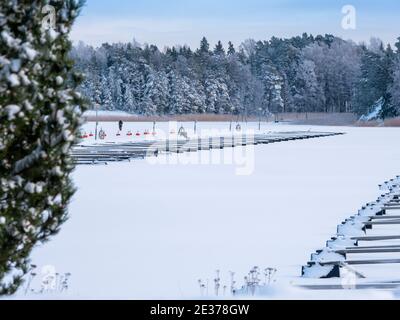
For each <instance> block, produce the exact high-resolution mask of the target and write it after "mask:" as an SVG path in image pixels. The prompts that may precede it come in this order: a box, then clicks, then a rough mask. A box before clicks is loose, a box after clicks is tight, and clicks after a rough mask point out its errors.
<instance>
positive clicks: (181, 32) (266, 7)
mask: <svg viewBox="0 0 400 320" xmlns="http://www.w3.org/2000/svg"><path fill="white" fill-rule="evenodd" d="M344 5H352V6H354V7H355V9H356V18H357V20H356V29H355V30H344V29H343V28H342V27H341V22H342V19H343V16H344V15H343V13H342V8H343V6H344ZM399 18H400V1H399V0H380V1H378V0H347V1H343V0H108V1H107V0H86V5H85V7H84V8H83V10H82V14H81V16H80V17H79V18H78V21H77V23H76V25H75V27H74V30H73V33H72V39H73V40H74V41H79V40H82V41H84V42H87V43H89V44H92V45H95V46H97V45H100V44H102V43H104V42H120V41H122V42H128V41H131V40H132V39H133V38H135V39H136V40H137V41H138V42H140V43H151V44H156V45H158V46H159V47H160V48H163V47H164V46H171V45H177V44H179V45H183V44H188V45H190V46H192V47H197V46H198V43H199V41H200V39H201V37H202V36H203V35H204V36H206V37H207V38H208V39H209V40H210V42H211V43H212V44H214V43H216V41H218V40H222V41H223V42H224V43H227V42H228V41H229V40H231V41H232V42H233V43H234V44H235V45H239V44H240V43H241V42H242V41H243V40H245V39H248V38H254V39H256V40H264V39H268V38H270V37H271V36H273V35H275V36H279V37H290V36H293V35H299V34H302V33H303V32H308V33H313V34H317V33H320V34H325V33H332V34H335V35H338V36H341V37H343V38H345V39H353V40H354V41H357V42H359V41H368V40H369V39H370V38H371V37H380V38H381V39H382V40H384V41H385V42H391V43H393V42H395V39H396V38H397V37H399V36H400V19H399Z"/></svg>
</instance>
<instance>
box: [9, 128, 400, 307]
mask: <svg viewBox="0 0 400 320" xmlns="http://www.w3.org/2000/svg"><path fill="white" fill-rule="evenodd" d="M125 125H126V126H127V127H126V129H129V130H132V131H133V133H134V134H135V133H136V131H137V130H139V131H140V132H143V131H144V130H146V129H148V130H152V124H140V123H139V124H138V123H131V124H125ZM162 125H165V126H167V124H160V126H162ZM192 125H193V124H186V127H187V129H189V126H192ZM198 125H199V126H204V127H219V128H227V127H229V123H228V124H227V123H220V124H215V123H208V124H198ZM88 126H91V127H88ZM103 126H104V127H103V128H104V129H105V130H107V131H108V132H109V133H110V134H109V136H111V135H115V134H116V132H117V131H118V128H117V124H116V123H107V124H103ZM108 126H110V127H108ZM128 126H129V128H128ZM249 126H250V127H253V128H255V129H258V128H257V126H258V124H256V123H253V124H250V125H249ZM160 129H161V128H160ZM309 129H311V130H312V131H333V132H346V133H347V134H346V135H343V136H335V137H328V138H321V139H311V140H301V141H293V142H284V143H276V144H269V145H261V146H256V147H255V148H254V152H255V154H254V156H255V170H254V172H253V173H252V174H251V175H248V176H237V175H235V170H233V169H234V168H233V167H234V165H216V164H208V165H204V164H203V165H183V164H182V163H181V164H179V165H173V164H171V163H173V161H171V162H169V163H170V164H169V165H161V164H158V165H155V164H151V163H149V161H148V160H137V161H133V162H130V163H113V164H110V165H108V166H81V167H78V168H77V169H76V171H75V173H74V180H75V184H76V186H77V188H78V191H77V193H76V195H75V197H74V201H73V202H72V203H71V206H70V220H69V221H68V222H67V223H65V225H64V226H63V228H62V231H61V232H60V234H59V235H57V236H56V237H55V238H53V239H52V241H50V242H49V243H47V244H45V245H43V246H40V247H38V248H36V249H35V250H34V253H33V257H32V258H33V259H32V261H33V263H35V264H37V265H38V268H39V270H40V268H41V267H43V266H46V265H52V266H54V267H55V268H56V269H57V271H58V272H60V273H65V272H70V273H71V274H72V275H71V279H70V288H69V290H68V294H64V295H63V296H62V297H63V298H78V299H79V298H128V299H129V298H132V299H148V298H178V299H179V298H197V297H200V288H199V284H198V280H199V279H202V281H203V282H204V283H207V280H208V283H209V295H210V296H211V297H212V294H213V288H214V284H213V282H214V281H213V279H214V277H215V270H216V269H219V270H221V279H222V280H221V285H222V286H224V285H227V286H228V287H229V285H230V281H229V271H235V272H236V281H237V283H238V286H239V285H240V284H242V283H243V276H245V275H246V274H247V273H248V271H249V270H250V268H252V267H253V266H259V267H261V268H266V267H274V268H277V270H278V272H277V276H276V279H277V282H276V284H275V285H274V286H273V287H271V290H270V292H267V293H266V296H265V297H267V298H287V299H292V298H296V299H297V298H305V299H308V298H340V299H346V298H391V297H394V296H395V295H394V294H393V293H392V292H391V291H380V292H373V291H349V290H346V291H338V292H335V291H329V292H328V291H327V292H320V291H315V292H314V291H303V290H299V289H293V288H291V286H290V283H291V282H294V283H297V282H298V281H299V278H298V277H299V276H300V273H301V266H302V265H304V264H305V263H306V262H307V261H308V260H309V258H310V254H311V253H312V252H314V251H315V250H316V249H319V248H322V247H324V245H325V241H326V240H327V239H329V238H330V236H332V235H333V234H335V232H336V226H337V224H338V223H340V222H341V221H342V220H344V219H345V218H348V217H349V216H351V215H352V214H355V213H356V212H357V211H358V209H359V208H360V207H361V206H362V205H363V204H365V203H366V202H370V201H373V200H375V199H376V198H377V196H378V195H379V194H380V193H381V191H379V189H378V184H380V183H382V182H384V181H385V180H387V179H390V178H393V177H394V176H396V175H398V174H399V173H400V169H399V163H400V148H399V141H400V130H399V129H395V128H351V127H309V126H307V127H304V126H287V125H276V124H263V128H262V130H263V131H265V132H266V131H285V130H287V131H295V130H301V131H307V130H309ZM85 130H87V131H89V130H94V127H93V124H88V125H87V126H86V128H85ZM124 130H125V128H124ZM167 130H168V128H167ZM121 139H122V138H121ZM126 139H135V137H129V138H126ZM204 152H212V153H218V152H220V151H219V150H213V151H204ZM204 152H202V153H204ZM168 157H185V155H184V154H183V155H175V154H174V155H170V156H168ZM31 287H32V288H34V289H38V288H39V283H38V281H36V282H35V281H34V282H33V283H32V286H31ZM228 291H229V290H228ZM221 292H222V289H221ZM16 297H19V298H23V297H24V292H23V290H21V291H20V292H19V293H18V294H17V295H16ZM37 297H38V298H40V295H38V296H37ZM226 297H229V296H228V294H227V295H226Z"/></svg>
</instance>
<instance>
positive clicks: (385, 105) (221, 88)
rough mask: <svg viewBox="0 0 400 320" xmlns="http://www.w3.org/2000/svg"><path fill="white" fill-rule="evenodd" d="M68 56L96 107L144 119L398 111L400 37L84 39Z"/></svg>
mask: <svg viewBox="0 0 400 320" xmlns="http://www.w3.org/2000/svg"><path fill="white" fill-rule="evenodd" d="M71 55H72V57H73V59H74V60H75V63H76V68H77V70H79V71H81V72H83V73H84V74H85V81H84V82H83V84H82V85H81V87H80V90H81V92H82V93H83V94H84V96H85V97H86V98H87V100H88V101H89V102H90V105H91V106H92V108H93V107H94V106H96V105H98V106H99V107H100V108H101V109H102V110H121V111H126V112H129V113H133V114H140V115H173V114H197V113H215V114H237V115H239V114H240V115H269V114H271V113H275V114H276V113H281V112H335V113H337V112H354V113H357V114H358V115H364V114H368V113H369V112H372V111H373V109H377V106H378V107H379V108H378V115H379V117H380V118H383V119H385V118H389V117H393V116H397V115H399V114H400V38H398V40H397V42H396V43H395V46H394V47H392V46H391V45H385V44H384V43H383V42H382V41H381V40H379V39H377V38H371V40H370V42H369V43H360V44H357V43H355V42H353V41H347V40H343V39H341V38H338V37H335V36H333V35H328V34H327V35H324V36H322V35H318V36H313V35H309V34H307V33H304V34H303V35H302V36H297V37H292V38H289V39H281V38H276V37H272V38H271V39H270V40H268V41H255V40H252V39H248V40H246V41H244V42H243V43H242V44H240V45H239V46H238V47H235V46H234V45H233V44H232V43H231V42H228V43H227V44H226V47H225V46H224V44H223V43H222V42H221V41H219V42H218V43H217V44H216V46H215V47H211V46H210V43H209V41H208V40H207V39H206V38H205V37H204V38H203V39H202V40H201V42H200V46H199V48H197V49H195V50H193V49H192V48H190V47H189V46H186V45H184V46H175V47H166V48H164V49H163V50H160V49H159V48H158V47H157V46H155V45H149V44H144V45H141V44H139V43H138V42H137V41H135V40H133V41H132V42H130V43H115V44H109V43H105V44H103V45H102V46H100V47H98V48H93V47H91V46H88V45H86V44H84V43H83V42H79V43H78V44H77V45H76V46H74V47H73V49H72V52H71Z"/></svg>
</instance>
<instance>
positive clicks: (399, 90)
mask: <svg viewBox="0 0 400 320" xmlns="http://www.w3.org/2000/svg"><path fill="white" fill-rule="evenodd" d="M389 92H390V95H391V98H392V99H391V103H392V105H393V107H394V109H395V111H396V113H397V114H400V57H398V58H397V59H396V62H395V64H394V70H393V83H392V85H391V86H390V88H389Z"/></svg>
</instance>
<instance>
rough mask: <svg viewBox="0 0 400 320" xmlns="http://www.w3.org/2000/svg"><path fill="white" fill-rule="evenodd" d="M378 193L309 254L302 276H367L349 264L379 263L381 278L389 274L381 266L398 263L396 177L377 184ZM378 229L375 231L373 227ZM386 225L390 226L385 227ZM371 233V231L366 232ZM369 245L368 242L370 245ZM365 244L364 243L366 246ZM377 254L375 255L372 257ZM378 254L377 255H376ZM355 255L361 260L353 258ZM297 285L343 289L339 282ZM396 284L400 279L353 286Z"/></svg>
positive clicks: (399, 192) (399, 182) (399, 187)
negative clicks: (377, 195)
mask: <svg viewBox="0 0 400 320" xmlns="http://www.w3.org/2000/svg"><path fill="white" fill-rule="evenodd" d="M380 187H381V190H384V191H385V193H384V194H382V195H381V196H380V197H379V198H378V199H377V200H376V201H375V202H372V203H368V204H367V205H366V206H364V207H363V208H362V209H361V210H360V211H359V212H358V214H357V215H355V216H352V217H351V218H349V219H347V220H345V221H344V222H342V224H340V225H339V226H338V233H337V235H336V236H335V237H333V238H332V239H331V240H329V241H327V246H326V248H324V249H323V250H318V251H317V252H316V253H313V254H312V255H311V259H310V261H309V262H308V263H307V265H305V266H303V267H302V277H303V278H308V279H310V278H311V279H312V278H318V279H327V278H341V277H342V276H343V275H342V271H343V269H347V270H345V271H346V272H344V274H345V276H346V275H348V271H349V269H350V270H353V275H354V276H355V278H368V277H365V275H364V274H362V273H360V272H358V271H357V270H356V269H352V267H350V266H355V267H356V268H357V267H358V266H374V265H379V266H378V267H379V268H382V269H379V270H378V271H380V270H381V274H382V278H385V277H390V275H388V274H386V272H385V267H384V266H385V265H393V264H400V215H398V214H397V215H396V212H398V210H400V176H397V177H396V178H395V179H391V180H390V181H387V182H385V183H384V184H382V185H381V186H380ZM378 226H379V229H377V230H375V227H378ZM389 226H390V229H387V228H388V227H389ZM396 226H398V229H396V228H397V227H396ZM370 233H372V234H370ZM371 243H372V244H373V245H370V244H371ZM366 244H368V245H366ZM376 254H378V256H376ZM379 254H381V256H379ZM382 254H383V255H384V256H383V257H382ZM354 256H356V257H357V256H359V257H361V259H355V258H354ZM320 281H321V280H319V282H318V283H317V284H306V285H299V287H302V288H306V289H313V290H326V289H343V286H342V285H341V284H332V283H331V282H330V283H326V284H323V283H321V282H320ZM397 287H400V281H396V280H393V281H389V282H384V281H382V282H374V283H362V284H359V283H356V284H354V289H373V288H375V289H387V288H397Z"/></svg>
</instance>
